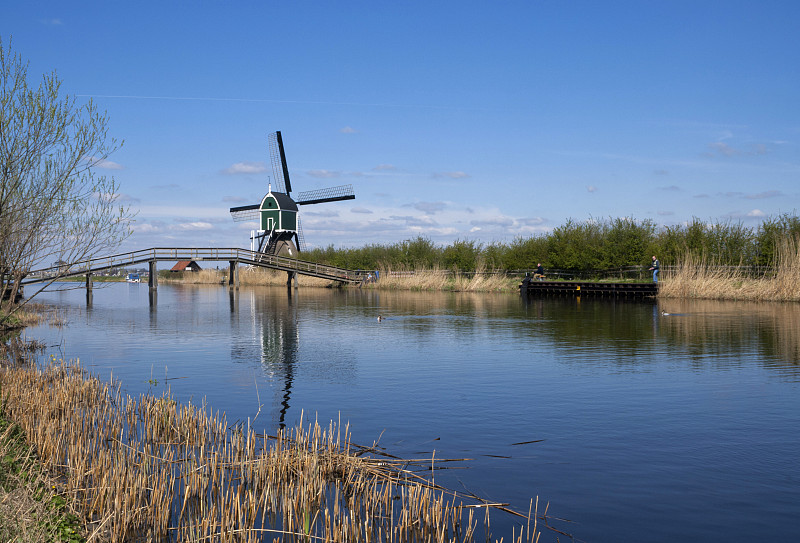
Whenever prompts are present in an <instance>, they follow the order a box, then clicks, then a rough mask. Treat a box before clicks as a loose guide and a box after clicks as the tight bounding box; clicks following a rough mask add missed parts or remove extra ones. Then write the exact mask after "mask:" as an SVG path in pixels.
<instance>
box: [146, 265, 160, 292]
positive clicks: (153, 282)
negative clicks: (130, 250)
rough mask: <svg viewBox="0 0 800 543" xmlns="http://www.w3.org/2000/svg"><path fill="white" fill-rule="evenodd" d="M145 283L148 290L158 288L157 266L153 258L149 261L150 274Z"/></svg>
mask: <svg viewBox="0 0 800 543" xmlns="http://www.w3.org/2000/svg"><path fill="white" fill-rule="evenodd" d="M147 285H148V286H149V287H150V290H155V289H157V288H158V266H156V261H155V260H151V261H150V276H149V277H148V278H147Z"/></svg>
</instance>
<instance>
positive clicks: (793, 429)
mask: <svg viewBox="0 0 800 543" xmlns="http://www.w3.org/2000/svg"><path fill="white" fill-rule="evenodd" d="M61 286H62V287H64V288H65V289H66V290H54V291H51V292H46V293H44V294H42V295H41V297H40V298H38V299H37V300H38V301H41V302H45V303H47V304H48V305H50V306H53V307H55V308H57V311H58V314H59V315H60V318H61V319H62V321H63V323H64V324H63V325H62V326H52V325H47V324H44V325H41V326H38V327H34V328H29V329H27V330H26V332H25V334H26V336H27V337H28V338H36V339H39V340H41V341H43V342H44V343H46V344H47V350H46V351H45V353H44V355H43V358H45V359H46V358H48V357H49V356H50V355H55V356H56V357H59V358H65V359H80V361H81V364H82V365H83V366H84V367H86V368H87V369H89V370H90V371H91V372H92V373H93V374H95V375H98V376H100V377H101V378H103V379H108V378H110V377H111V376H112V375H113V378H114V379H115V380H120V381H121V383H122V386H123V389H124V390H125V391H126V392H128V393H131V394H138V393H142V392H151V393H154V394H161V393H163V392H165V391H166V389H167V387H168V388H169V389H170V390H171V392H172V394H173V396H174V397H175V398H176V399H177V400H178V401H183V402H188V401H191V402H194V403H201V402H202V401H206V402H207V403H208V405H209V406H211V407H213V409H214V410H222V411H225V412H226V413H227V418H228V420H229V421H236V420H247V419H248V418H250V419H251V421H253V422H252V424H255V425H256V427H257V428H258V427H260V428H262V429H263V430H264V431H266V432H270V433H272V432H274V431H275V430H276V429H277V428H278V427H280V426H283V425H286V426H294V425H296V424H297V423H298V422H299V421H300V420H301V419H306V420H313V419H318V420H320V421H321V422H325V421H329V420H331V419H334V420H341V421H342V422H345V421H349V423H350V428H351V430H352V433H353V440H354V441H355V442H357V443H361V444H372V443H373V442H378V443H379V444H380V446H382V447H384V448H385V449H386V450H387V451H388V452H390V453H392V454H395V455H398V456H403V457H413V458H420V457H430V456H431V455H435V457H436V458H469V459H470V460H467V461H464V462H460V463H458V464H457V465H455V466H454V469H447V470H442V471H437V472H436V474H435V476H436V482H437V483H440V484H445V485H447V486H449V487H452V488H454V489H456V490H460V491H464V490H467V491H469V492H473V493H475V494H477V495H479V496H481V497H485V498H487V499H489V500H491V501H496V502H508V503H511V504H512V505H513V506H514V507H516V508H517V509H523V510H527V508H528V504H529V502H530V500H531V499H532V498H536V497H537V496H538V498H539V503H540V510H541V509H542V504H545V503H549V514H550V515H551V516H552V517H558V518H560V519H567V520H568V521H561V520H555V519H554V520H553V521H552V524H553V526H555V527H557V528H558V529H559V530H562V531H564V532H568V533H571V534H573V536H574V537H575V539H576V540H581V541H587V542H599V541H615V542H620V541H622V542H627V541H630V542H634V541H636V542H641V541H676V540H683V541H686V540H695V541H726V542H730V541H756V540H757V541H763V540H773V541H794V540H798V539H800V523H798V521H797V519H798V518H800V464H799V463H798V462H797V452H798V451H800V304H749V303H734V302H727V303H723V302H707V301H706V302H703V301H666V302H641V301H639V302H614V301H608V300H597V299H594V300H592V299H580V298H572V297H570V298H539V299H531V300H526V299H523V298H520V297H519V296H518V295H509V294H475V293H430V292H424V293H420V292H394V291H393V292H380V291H374V290H358V289H345V290H333V289H310V288H306V289H300V290H294V291H291V293H289V292H287V290H286V289H285V288H267V287H264V288H251V287H247V288H242V289H240V290H239V291H238V292H233V293H232V292H230V291H229V290H228V289H227V288H225V287H219V286H189V285H165V284H162V285H160V286H159V289H158V292H157V295H156V297H155V299H154V298H153V297H151V295H150V293H149V291H148V288H147V285H143V284H126V283H117V284H110V285H103V286H100V285H98V284H96V285H95V290H94V293H93V295H92V299H91V302H90V303H87V299H86V294H85V291H84V290H82V289H71V288H69V287H70V285H61ZM379 315H381V316H382V317H383V319H382V320H380V321H379V320H378V318H377V317H378V316H379ZM456 468H457V469H456ZM514 522H515V520H514V519H512V518H506V517H504V516H503V515H501V514H495V516H493V518H492V527H493V532H494V536H495V537H497V538H498V539H499V538H500V537H501V536H502V537H504V538H505V540H509V539H510V537H511V529H512V526H513V525H514ZM556 537H559V539H560V541H565V540H568V538H564V536H558V534H556V533H554V532H549V531H547V530H544V533H543V535H542V541H555V540H556Z"/></svg>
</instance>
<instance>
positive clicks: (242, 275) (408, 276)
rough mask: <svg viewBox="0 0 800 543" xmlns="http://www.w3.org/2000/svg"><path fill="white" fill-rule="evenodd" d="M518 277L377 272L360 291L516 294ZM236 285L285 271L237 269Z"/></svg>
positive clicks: (168, 279)
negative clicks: (375, 278)
mask: <svg viewBox="0 0 800 543" xmlns="http://www.w3.org/2000/svg"><path fill="white" fill-rule="evenodd" d="M297 278H298V285H299V286H301V287H319V288H324V287H331V286H335V284H334V283H332V282H331V281H330V280H328V279H320V278H317V277H309V276H307V275H298V276H297ZM159 281H161V282H163V283H183V284H220V283H227V281H228V272H227V270H201V271H199V272H181V273H180V274H170V275H166V274H165V275H162V276H160V277H159ZM520 281H521V278H520V277H518V276H514V275H507V274H505V273H504V272H486V271H484V270H477V271H475V272H471V273H460V272H450V271H448V270H439V269H433V270H409V271H393V270H379V271H378V279H377V280H376V281H372V282H367V283H365V284H363V285H361V288H370V289H386V290H414V291H452V292H517V291H518V290H519V283H520ZM239 284H240V285H245V286H283V285H285V284H286V272H284V271H278V270H272V269H268V268H247V267H245V268H241V269H240V270H239Z"/></svg>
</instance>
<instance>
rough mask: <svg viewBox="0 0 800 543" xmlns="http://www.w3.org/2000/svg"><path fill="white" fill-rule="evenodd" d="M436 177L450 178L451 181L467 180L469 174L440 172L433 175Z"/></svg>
mask: <svg viewBox="0 0 800 543" xmlns="http://www.w3.org/2000/svg"><path fill="white" fill-rule="evenodd" d="M433 176H434V177H449V178H450V179H466V178H468V177H469V174H468V173H466V172H439V173H435V174H433Z"/></svg>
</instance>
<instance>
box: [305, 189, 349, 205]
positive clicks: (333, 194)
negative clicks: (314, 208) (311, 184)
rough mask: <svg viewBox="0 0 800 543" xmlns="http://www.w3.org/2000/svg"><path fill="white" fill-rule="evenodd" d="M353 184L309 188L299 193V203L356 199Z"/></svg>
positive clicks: (307, 203)
mask: <svg viewBox="0 0 800 543" xmlns="http://www.w3.org/2000/svg"><path fill="white" fill-rule="evenodd" d="M355 197H356V195H355V193H354V192H353V185H339V186H338V187H328V188H326V189H317V190H309V191H306V192H301V193H300V194H298V195H297V200H295V203H296V204H297V205H301V206H302V205H310V204H322V203H324V202H339V201H341V200H354V199H355Z"/></svg>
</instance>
